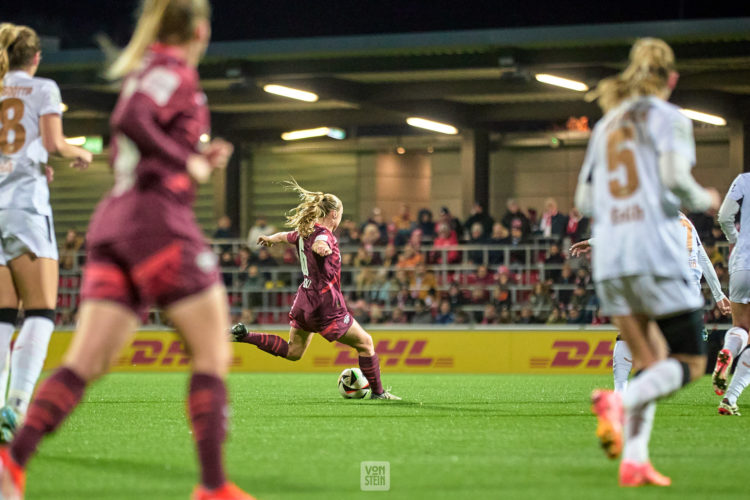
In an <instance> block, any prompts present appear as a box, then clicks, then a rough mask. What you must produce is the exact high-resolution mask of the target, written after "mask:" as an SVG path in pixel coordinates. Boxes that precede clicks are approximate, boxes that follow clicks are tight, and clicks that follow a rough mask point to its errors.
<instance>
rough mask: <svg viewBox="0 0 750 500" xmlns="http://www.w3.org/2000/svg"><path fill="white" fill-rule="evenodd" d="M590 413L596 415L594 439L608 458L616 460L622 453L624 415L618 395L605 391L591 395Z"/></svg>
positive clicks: (598, 391) (596, 391)
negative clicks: (596, 422)
mask: <svg viewBox="0 0 750 500" xmlns="http://www.w3.org/2000/svg"><path fill="white" fill-rule="evenodd" d="M591 411H592V412H593V413H594V414H595V415H596V418H597V419H598V424H597V426H596V437H598V438H599V442H600V443H601V445H602V448H603V449H604V452H605V453H606V454H607V456H608V457H609V458H612V459H614V458H617V457H619V456H620V453H622V428H623V425H624V422H625V414H624V412H623V408H622V399H621V397H620V394H619V393H617V392H614V391H609V390H606V389H597V390H595V391H594V392H593V393H591Z"/></svg>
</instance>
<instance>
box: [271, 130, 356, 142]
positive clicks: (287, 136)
mask: <svg viewBox="0 0 750 500" xmlns="http://www.w3.org/2000/svg"><path fill="white" fill-rule="evenodd" d="M326 136H328V137H330V138H332V139H337V140H342V139H345V138H346V132H345V131H344V130H342V129H340V128H333V127H318V128H309V129H305V130H293V131H291V132H284V133H283V134H281V138H282V139H284V140H285V141H297V140H299V139H310V138H312V137H326Z"/></svg>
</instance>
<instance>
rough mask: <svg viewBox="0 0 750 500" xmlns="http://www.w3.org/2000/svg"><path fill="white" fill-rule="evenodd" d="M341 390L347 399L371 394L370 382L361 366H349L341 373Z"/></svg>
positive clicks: (360, 397)
mask: <svg viewBox="0 0 750 500" xmlns="http://www.w3.org/2000/svg"><path fill="white" fill-rule="evenodd" d="M339 392H340V393H341V395H342V396H343V397H345V398H346V399H362V398H366V397H367V396H368V395H369V394H370V383H369V382H368V381H367V379H366V378H365V375H364V374H363V373H362V370H360V369H359V368H347V369H346V370H344V371H343V372H341V375H339Z"/></svg>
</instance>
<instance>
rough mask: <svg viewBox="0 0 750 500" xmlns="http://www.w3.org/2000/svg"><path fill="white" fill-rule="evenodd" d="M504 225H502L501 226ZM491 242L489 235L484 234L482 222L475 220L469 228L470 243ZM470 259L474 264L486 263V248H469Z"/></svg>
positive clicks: (483, 243) (481, 243) (482, 243)
mask: <svg viewBox="0 0 750 500" xmlns="http://www.w3.org/2000/svg"><path fill="white" fill-rule="evenodd" d="M501 227H502V226H501ZM489 242H490V239H489V237H487V236H486V235H485V234H484V228H483V227H482V223H481V222H475V223H474V224H472V225H471V227H470V229H469V240H468V241H467V243H468V244H469V245H487V244H488V243H489ZM468 254H469V261H470V262H472V263H474V264H482V263H484V250H469V252H468Z"/></svg>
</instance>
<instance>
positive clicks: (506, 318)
mask: <svg viewBox="0 0 750 500" xmlns="http://www.w3.org/2000/svg"><path fill="white" fill-rule="evenodd" d="M499 323H500V324H501V325H509V324H511V323H513V314H511V312H510V309H508V308H507V307H502V308H500V321H499Z"/></svg>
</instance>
